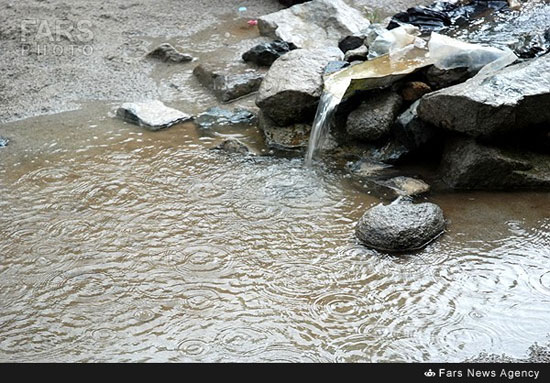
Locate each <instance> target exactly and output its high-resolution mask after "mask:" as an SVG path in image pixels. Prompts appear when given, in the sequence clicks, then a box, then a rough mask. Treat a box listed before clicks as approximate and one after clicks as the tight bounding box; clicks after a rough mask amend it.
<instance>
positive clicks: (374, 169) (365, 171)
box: [350, 159, 392, 177]
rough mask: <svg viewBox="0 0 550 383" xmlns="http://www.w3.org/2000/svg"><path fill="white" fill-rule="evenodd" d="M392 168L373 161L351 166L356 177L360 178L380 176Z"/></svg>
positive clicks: (369, 160)
mask: <svg viewBox="0 0 550 383" xmlns="http://www.w3.org/2000/svg"><path fill="white" fill-rule="evenodd" d="M391 168H392V166H391V165H388V164H385V163H383V162H377V161H373V160H371V159H362V160H359V161H357V162H355V163H354V164H353V165H351V169H350V170H351V172H352V173H353V174H354V175H356V176H359V177H373V176H378V175H380V174H381V173H383V172H384V171H386V170H388V169H391Z"/></svg>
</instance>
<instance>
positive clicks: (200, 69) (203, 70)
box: [193, 64, 264, 102]
mask: <svg viewBox="0 0 550 383" xmlns="http://www.w3.org/2000/svg"><path fill="white" fill-rule="evenodd" d="M193 74H194V75H195V76H196V77H197V79H198V80H199V82H200V83H201V84H202V85H204V86H205V87H207V88H208V89H210V90H212V91H213V92H214V94H215V95H216V97H217V98H218V99H219V100H220V101H223V102H228V101H231V100H235V99H237V98H240V97H243V96H246V95H247V94H250V93H252V92H255V91H257V90H258V88H259V87H260V84H261V83H262V80H263V77H264V75H263V74H261V73H258V72H255V71H250V72H245V73H240V74H223V73H222V70H218V69H216V68H214V67H211V66H209V65H205V64H200V65H198V66H197V67H196V68H195V69H194V70H193Z"/></svg>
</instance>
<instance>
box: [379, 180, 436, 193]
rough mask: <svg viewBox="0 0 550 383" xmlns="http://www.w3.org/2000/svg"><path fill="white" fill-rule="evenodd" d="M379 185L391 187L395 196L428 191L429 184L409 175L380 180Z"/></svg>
mask: <svg viewBox="0 0 550 383" xmlns="http://www.w3.org/2000/svg"><path fill="white" fill-rule="evenodd" d="M380 184H381V185H383V186H385V187H387V188H389V189H391V190H393V191H394V193H395V194H396V195H397V196H410V197H413V196H417V195H421V194H426V193H428V192H429V191H430V185H428V184H427V183H426V182H424V181H422V180H419V179H416V178H411V177H403V176H399V177H394V178H390V179H389V180H385V181H381V182H380Z"/></svg>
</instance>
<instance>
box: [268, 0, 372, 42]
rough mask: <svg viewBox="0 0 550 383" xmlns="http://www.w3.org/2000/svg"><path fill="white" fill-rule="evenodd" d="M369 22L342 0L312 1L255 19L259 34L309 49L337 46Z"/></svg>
mask: <svg viewBox="0 0 550 383" xmlns="http://www.w3.org/2000/svg"><path fill="white" fill-rule="evenodd" d="M368 25H369V21H368V19H367V18H365V17H364V16H363V14H362V13H361V12H360V11H359V10H357V9H355V8H352V7H350V6H348V5H347V4H346V3H345V2H344V1H343V0H315V1H312V2H308V3H305V4H298V5H295V6H293V7H291V8H288V9H283V10H281V11H278V12H275V13H271V14H269V15H265V16H262V17H260V18H259V19H258V28H259V29H260V33H261V34H262V35H264V36H268V37H271V38H274V39H281V40H283V41H287V42H289V43H293V44H294V45H296V46H297V47H298V48H310V49H311V48H326V47H337V46H338V42H339V41H340V39H341V38H342V37H344V36H348V35H353V34H354V33H357V32H360V31H361V30H362V29H363V28H365V27H367V26H368Z"/></svg>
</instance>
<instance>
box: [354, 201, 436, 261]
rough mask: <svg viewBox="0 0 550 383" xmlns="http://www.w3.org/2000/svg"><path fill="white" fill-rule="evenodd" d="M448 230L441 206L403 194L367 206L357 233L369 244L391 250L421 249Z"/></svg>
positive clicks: (356, 230)
mask: <svg viewBox="0 0 550 383" xmlns="http://www.w3.org/2000/svg"><path fill="white" fill-rule="evenodd" d="M444 230H445V219H444V217H443V212H442V211H441V208H440V207H439V206H437V205H435V204H433V203H428V202H425V203H420V204H413V203H412V202H411V201H410V200H407V199H405V198H403V197H401V198H398V199H396V200H395V201H393V202H392V203H391V204H389V205H383V204H379V205H376V206H374V207H373V208H371V209H369V210H367V211H366V212H365V214H364V215H363V217H361V219H360V220H359V222H358V223H357V226H356V229H355V235H356V236H357V238H358V239H359V240H360V241H361V242H362V243H363V244H364V245H366V246H368V247H371V248H374V249H377V250H382V251H388V252H405V251H412V250H418V249H421V248H423V247H424V246H426V245H427V244H428V243H430V242H432V241H433V240H434V239H436V238H437V237H438V236H440V235H441V234H442V233H443V232H444Z"/></svg>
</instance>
